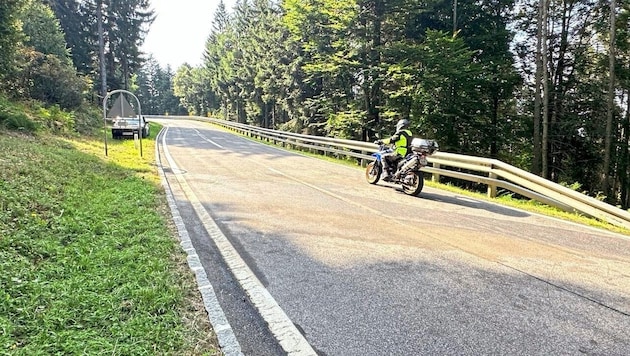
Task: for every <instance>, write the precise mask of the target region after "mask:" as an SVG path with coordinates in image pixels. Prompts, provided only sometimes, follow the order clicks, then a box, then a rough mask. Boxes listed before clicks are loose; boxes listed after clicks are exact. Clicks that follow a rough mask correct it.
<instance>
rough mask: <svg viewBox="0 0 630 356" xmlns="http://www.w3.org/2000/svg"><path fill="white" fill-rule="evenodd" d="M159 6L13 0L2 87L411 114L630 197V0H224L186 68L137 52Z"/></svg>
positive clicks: (28, 93) (288, 116)
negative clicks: (195, 60)
mask: <svg viewBox="0 0 630 356" xmlns="http://www.w3.org/2000/svg"><path fill="white" fill-rule="evenodd" d="M154 16H155V14H154V13H153V11H152V10H151V4H150V1H149V0H128V1H116V0H83V1H79V0H28V1H24V0H5V1H3V2H2V3H1V4H0V26H1V27H0V80H1V82H0V83H1V84H0V92H1V93H2V94H1V95H4V96H6V97H9V98H11V99H15V100H27V99H28V100H38V101H41V102H42V103H44V104H45V105H49V106H59V107H60V108H61V110H67V111H74V110H79V108H80V107H83V106H86V105H87V106H90V105H91V106H98V102H99V98H102V97H103V93H105V92H107V91H109V90H114V89H127V90H131V91H133V92H134V93H136V95H137V96H138V97H139V98H140V100H141V101H142V103H143V104H142V105H143V112H147V113H151V114H168V115H176V114H191V115H201V116H214V117H219V118H224V119H226V120H232V121H237V122H242V123H248V124H251V125H257V126H262V127H267V128H274V129H279V130H287V131H294V132H302V133H307V134H312V135H327V136H334V137H340V138H350V139H355V140H365V141H373V140H374V139H375V138H376V135H377V134H378V135H381V136H384V135H388V134H390V133H392V130H393V128H394V124H395V122H396V121H397V120H398V119H400V118H407V119H409V120H410V122H411V124H412V125H411V128H412V131H413V132H414V135H415V136H421V137H426V138H432V139H435V140H437V141H438V142H439V144H440V147H441V150H442V151H446V152H453V153H462V154H469V155H477V156H483V157H492V158H497V159H500V160H503V161H505V162H508V163H510V164H513V165H515V166H518V167H520V168H523V169H526V170H528V171H531V172H533V173H535V174H538V175H541V176H543V177H545V178H548V179H550V180H552V181H555V182H558V183H561V184H566V185H567V186H570V187H571V188H573V189H576V190H578V191H581V192H584V193H586V194H589V195H592V196H595V197H598V198H599V199H603V200H605V201H607V202H609V203H611V204H614V205H617V206H620V207H622V208H624V209H628V208H629V207H630V192H629V188H630V136H629V132H630V100H629V96H630V36H629V32H630V28H629V25H630V0H606V1H603V0H484V1H481V0H478V1H475V0H467V1H462V0H275V1H274V0H237V2H236V5H235V6H234V8H232V9H227V8H226V6H225V4H224V3H223V1H221V2H220V3H219V6H218V8H217V11H216V12H215V13H214V14H212V15H209V17H208V21H209V22H210V23H211V24H212V30H211V32H210V33H209V34H208V37H207V43H206V47H205V49H200V50H203V58H204V60H203V64H202V65H199V66H190V65H187V64H184V65H182V66H181V67H180V68H176V69H173V68H170V67H166V68H163V67H161V66H160V65H159V63H158V62H157V61H156V60H155V59H154V58H152V57H151V55H150V54H144V53H141V51H140V50H139V48H140V46H141V44H142V41H143V38H144V36H145V35H146V33H147V31H148V29H149V28H150V24H151V22H152V21H153V19H154ZM35 19H37V20H35ZM99 19H100V20H99ZM99 34H100V36H99ZM2 122H3V121H2V112H1V110H0V124H2ZM5 126H6V120H5Z"/></svg>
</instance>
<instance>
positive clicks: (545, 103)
mask: <svg viewBox="0 0 630 356" xmlns="http://www.w3.org/2000/svg"><path fill="white" fill-rule="evenodd" d="M541 2H542V6H541V13H542V15H541V18H540V19H541V24H542V52H541V55H542V56H541V57H542V74H543V77H542V80H543V93H542V109H543V110H542V111H543V113H542V130H543V132H542V153H541V156H542V157H541V158H542V176H543V178H549V71H548V68H549V65H548V55H549V52H548V51H549V49H548V46H547V37H548V35H547V26H548V24H547V11H548V9H549V3H548V0H541Z"/></svg>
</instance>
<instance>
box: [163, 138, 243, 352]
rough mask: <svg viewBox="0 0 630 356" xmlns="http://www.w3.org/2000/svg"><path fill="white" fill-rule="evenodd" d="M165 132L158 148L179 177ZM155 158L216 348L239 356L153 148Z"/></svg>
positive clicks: (237, 344) (228, 324)
mask: <svg viewBox="0 0 630 356" xmlns="http://www.w3.org/2000/svg"><path fill="white" fill-rule="evenodd" d="M167 132H168V127H166V128H165V129H164V132H163V133H162V147H164V154H165V156H166V160H167V161H168V164H169V166H170V167H171V170H172V171H173V172H174V173H175V175H176V176H178V177H179V176H181V174H182V173H180V172H181V171H180V170H179V168H177V165H176V164H175V162H174V161H173V158H172V157H171V155H170V154H169V153H168V149H167V148H166V133H167ZM155 151H156V153H155V157H158V160H157V163H158V167H159V174H160V177H161V178H162V186H163V187H164V190H165V191H166V199H167V200H168V205H169V207H170V209H171V214H172V215H173V221H174V222H175V225H176V226H177V231H178V233H179V238H180V241H181V242H180V245H181V246H182V249H183V250H184V251H185V252H186V254H187V255H188V258H187V260H188V266H189V267H190V269H191V270H192V271H193V272H194V273H195V277H196V279H197V287H198V289H199V292H200V293H201V297H202V299H203V304H204V307H205V308H206V311H207V312H208V319H209V320H210V323H211V324H212V328H213V329H214V332H215V334H216V335H217V340H218V341H219V345H220V346H221V350H222V351H223V353H224V354H225V355H229V356H242V355H243V352H242V351H241V345H240V344H239V342H238V340H237V339H236V335H234V331H233V330H232V327H231V326H230V323H229V322H228V320H227V318H226V317H225V313H224V312H223V309H222V308H221V305H220V304H219V301H218V299H217V296H216V294H215V292H214V288H212V284H210V281H209V280H208V275H207V274H206V271H205V270H204V268H203V266H202V264H201V260H200V259H199V256H198V255H197V251H196V250H195V247H194V246H193V244H192V242H191V240H190V235H189V234H188V231H187V230H186V225H185V224H184V220H183V219H182V217H181V215H180V214H179V209H177V204H176V203H175V198H174V197H173V193H172V192H171V189H170V186H169V184H168V182H167V180H166V175H165V174H164V169H163V167H162V164H161V162H160V160H159V152H158V151H159V147H158V145H156V146H155Z"/></svg>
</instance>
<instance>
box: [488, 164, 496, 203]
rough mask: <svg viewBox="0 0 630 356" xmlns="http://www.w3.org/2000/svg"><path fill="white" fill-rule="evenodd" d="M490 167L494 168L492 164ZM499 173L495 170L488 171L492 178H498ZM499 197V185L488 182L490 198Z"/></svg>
mask: <svg viewBox="0 0 630 356" xmlns="http://www.w3.org/2000/svg"><path fill="white" fill-rule="evenodd" d="M490 169H492V165H491V166H490ZM497 177H498V176H497V174H496V173H494V172H492V171H491V172H490V173H488V178H490V179H497ZM496 197H497V186H496V185H494V184H488V198H496Z"/></svg>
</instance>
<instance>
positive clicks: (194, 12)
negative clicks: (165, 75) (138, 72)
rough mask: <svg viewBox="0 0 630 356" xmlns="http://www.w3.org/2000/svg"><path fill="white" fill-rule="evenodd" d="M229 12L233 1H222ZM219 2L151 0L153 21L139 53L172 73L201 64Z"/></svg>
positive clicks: (206, 0)
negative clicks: (154, 16)
mask: <svg viewBox="0 0 630 356" xmlns="http://www.w3.org/2000/svg"><path fill="white" fill-rule="evenodd" d="M223 2H224V4H225V8H226V9H227V11H228V12H232V8H233V7H234V3H235V2H236V0H223ZM218 4H219V0H151V8H152V9H154V10H155V14H156V18H155V21H153V24H152V25H151V28H150V29H149V33H148V35H147V37H146V39H145V41H144V44H143V46H142V51H143V52H145V53H147V54H153V57H155V59H156V60H157V61H158V62H159V63H160V65H161V66H163V67H166V65H167V64H170V65H171V68H172V69H173V71H176V70H177V68H179V66H181V65H182V64H184V63H188V64H190V65H191V66H197V65H200V64H201V63H202V56H203V51H204V48H205V44H206V40H207V39H208V35H209V34H210V29H211V28H212V20H213V19H214V11H215V10H216V7H217V5H218Z"/></svg>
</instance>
